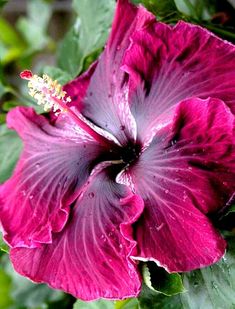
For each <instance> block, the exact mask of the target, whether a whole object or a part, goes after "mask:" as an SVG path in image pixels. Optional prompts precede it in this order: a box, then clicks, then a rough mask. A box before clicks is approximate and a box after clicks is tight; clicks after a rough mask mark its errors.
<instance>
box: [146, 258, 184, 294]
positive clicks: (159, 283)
mask: <svg viewBox="0 0 235 309" xmlns="http://www.w3.org/2000/svg"><path fill="white" fill-rule="evenodd" d="M143 279H144V282H145V284H146V285H147V286H148V287H149V288H150V289H152V290H153V291H155V292H158V293H162V294H164V295H167V296H172V295H176V294H179V293H182V292H185V289H184V286H183V283H182V279H181V276H180V275H179V274H177V273H175V274H169V273H168V272H166V271H165V270H164V269H163V268H162V267H158V266H157V265H156V263H154V262H148V263H144V264H143Z"/></svg>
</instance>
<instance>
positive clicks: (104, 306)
mask: <svg viewBox="0 0 235 309" xmlns="http://www.w3.org/2000/svg"><path fill="white" fill-rule="evenodd" d="M73 309H114V303H113V302H112V301H107V300H103V299H101V300H96V301H92V302H85V301H82V300H77V301H76V303H75V304H74V306H73Z"/></svg>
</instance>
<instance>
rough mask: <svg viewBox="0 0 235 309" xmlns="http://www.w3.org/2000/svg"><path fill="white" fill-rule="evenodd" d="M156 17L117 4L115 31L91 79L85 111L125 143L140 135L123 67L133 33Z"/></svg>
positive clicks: (91, 118)
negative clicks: (125, 53) (132, 110)
mask: <svg viewBox="0 0 235 309" xmlns="http://www.w3.org/2000/svg"><path fill="white" fill-rule="evenodd" d="M153 20H155V17H154V16H153V15H152V14H150V13H149V12H147V11H146V10H145V9H144V8H143V7H139V8H137V7H136V6H134V5H132V4H130V3H129V2H128V1H126V0H119V1H118V3H117V10H116V15H115V18H114V22H113V27H112V32H111V35H110V38H109V40H108V43H107V46H106V48H105V51H104V52H103V54H102V55H101V58H100V60H99V63H98V65H97V67H96V70H95V72H94V74H93V76H92V78H91V80H90V84H89V87H88V89H87V95H86V97H85V98H84V100H83V107H82V108H81V112H82V113H83V115H84V116H86V117H87V118H88V119H90V120H92V121H93V122H94V123H95V124H96V125H98V126H100V127H102V128H103V129H105V130H107V131H109V132H110V133H112V134H113V135H114V136H115V137H116V138H117V139H118V140H119V142H120V143H121V144H126V143H127V142H128V140H129V139H132V140H135V138H136V123H135V120H134V118H133V116H132V114H131V112H130V108H129V103H128V94H129V88H128V85H127V83H126V82H127V80H128V75H127V74H126V73H125V72H123V71H122V70H120V67H121V63H122V59H123V55H124V52H125V50H126V49H127V48H128V46H129V44H130V35H131V34H132V33H133V32H134V31H135V30H137V29H141V28H143V27H145V26H146V25H147V24H148V23H150V22H152V21H153Z"/></svg>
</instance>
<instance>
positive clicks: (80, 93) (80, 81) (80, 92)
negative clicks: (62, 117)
mask: <svg viewBox="0 0 235 309" xmlns="http://www.w3.org/2000/svg"><path fill="white" fill-rule="evenodd" d="M96 66H97V62H94V63H93V64H92V65H91V66H90V68H89V69H88V70H87V71H86V72H85V73H83V74H82V75H80V76H78V77H77V78H75V79H74V80H72V81H71V82H69V83H67V84H66V85H64V87H63V90H65V91H66V92H67V95H68V96H70V98H71V103H69V104H68V105H69V106H76V107H77V109H78V110H79V111H80V109H81V101H82V99H83V98H84V97H85V95H86V91H87V88H88V86H89V84H90V79H91V77H92V75H93V73H94V70H95V68H96Z"/></svg>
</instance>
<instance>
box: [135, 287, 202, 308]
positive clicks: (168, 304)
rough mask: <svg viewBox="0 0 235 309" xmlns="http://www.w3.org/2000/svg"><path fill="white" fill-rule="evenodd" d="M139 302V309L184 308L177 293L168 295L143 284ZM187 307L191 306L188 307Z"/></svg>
mask: <svg viewBox="0 0 235 309" xmlns="http://www.w3.org/2000/svg"><path fill="white" fill-rule="evenodd" d="M139 303H140V308H141V309H184V308H183V306H182V302H181V299H180V297H179V296H178V295H176V296H171V297H168V296H165V295H163V294H158V293H156V292H154V291H152V290H150V289H149V288H148V287H147V286H143V289H142V292H141V295H140V297H139ZM185 309H186V308H185ZM187 309H191V308H190V307H188V308H187ZM198 309H199V308H198ZM201 309H207V308H201Z"/></svg>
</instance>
